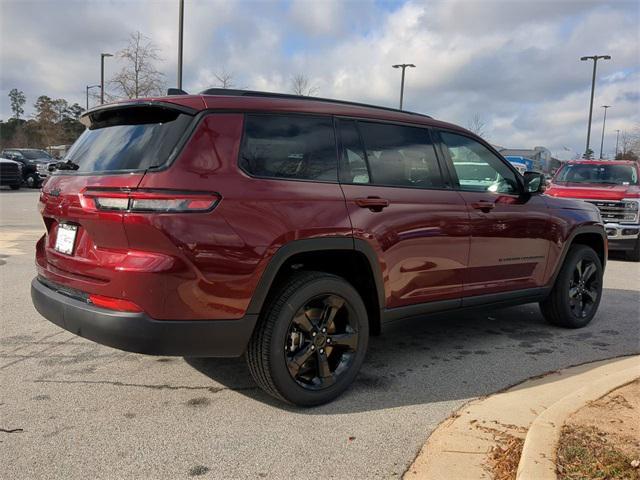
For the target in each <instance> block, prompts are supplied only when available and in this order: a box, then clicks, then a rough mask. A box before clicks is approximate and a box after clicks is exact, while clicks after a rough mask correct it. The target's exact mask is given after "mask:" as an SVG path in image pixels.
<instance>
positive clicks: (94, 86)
mask: <svg viewBox="0 0 640 480" xmlns="http://www.w3.org/2000/svg"><path fill="white" fill-rule="evenodd" d="M99 86H100V85H87V87H86V89H87V110H89V90H91V89H92V88H97V87H99Z"/></svg>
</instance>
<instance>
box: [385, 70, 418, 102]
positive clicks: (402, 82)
mask: <svg viewBox="0 0 640 480" xmlns="http://www.w3.org/2000/svg"><path fill="white" fill-rule="evenodd" d="M391 66H392V67H393V68H401V69H402V80H401V81H400V110H402V99H403V97H404V71H405V69H406V68H407V67H409V68H416V66H415V65H414V64H413V63H400V64H398V65H391Z"/></svg>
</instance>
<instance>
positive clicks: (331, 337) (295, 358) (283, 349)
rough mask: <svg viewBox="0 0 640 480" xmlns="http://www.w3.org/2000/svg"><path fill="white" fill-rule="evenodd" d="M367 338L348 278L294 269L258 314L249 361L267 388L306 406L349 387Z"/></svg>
mask: <svg viewBox="0 0 640 480" xmlns="http://www.w3.org/2000/svg"><path fill="white" fill-rule="evenodd" d="M368 342H369V323H368V319H367V310H366V308H365V305H364V303H363V302H362V299H361V298H360V295H359V294H358V292H357V291H356V289H355V288H353V286H352V285H351V284H349V283H348V282H347V281H345V280H344V279H343V278H341V277H337V276H335V275H331V274H327V273H323V272H297V273H295V274H293V275H292V276H291V277H290V278H289V279H288V280H287V281H286V282H285V283H284V284H283V285H282V286H281V287H280V289H279V290H278V291H277V293H276V295H274V296H273V298H272V299H271V301H270V304H269V306H268V307H267V309H266V310H265V311H264V312H263V314H262V315H261V318H260V321H259V323H258V325H257V326H256V330H255V331H254V333H253V336H252V337H251V340H250V341H249V347H248V349H247V356H246V357H247V364H248V366H249V371H250V372H251V375H252V376H253V378H254V379H255V381H256V383H257V384H258V385H259V386H260V387H261V388H262V389H263V390H265V391H266V392H267V393H269V394H270V395H272V396H274V397H276V398H279V399H281V400H284V401H285V402H288V403H292V404H294V405H299V406H304V407H310V406H314V405H321V404H323V403H327V402H330V401H331V400H333V399H335V398H336V397H338V396H339V395H340V394H342V393H343V392H344V391H345V390H346V389H347V388H348V387H349V385H350V384H351V383H352V382H353V380H354V378H355V377H356V375H357V373H358V371H359V370H360V366H361V365H362V362H363V361H364V357H365V354H366V350H367V345H368Z"/></svg>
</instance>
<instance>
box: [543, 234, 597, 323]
mask: <svg viewBox="0 0 640 480" xmlns="http://www.w3.org/2000/svg"><path fill="white" fill-rule="evenodd" d="M602 275H603V268H602V261H601V260H600V257H599V256H598V254H597V253H596V252H595V250H593V249H592V248H591V247H589V246H587V245H572V246H571V247H570V248H569V252H568V253H567V256H566V257H565V259H564V262H563V264H562V267H561V268H560V272H559V273H558V276H557V277H556V281H555V283H554V285H553V288H552V289H551V292H550V293H549V296H548V297H547V298H546V299H544V300H543V301H542V302H540V309H541V310H542V314H543V315H544V317H545V319H547V321H549V322H550V323H553V324H554V325H558V326H560V327H566V328H581V327H584V326H586V325H587V324H588V323H589V322H590V321H591V320H592V319H593V317H594V316H595V314H596V312H597V310H598V305H599V304H600V299H601V298H602Z"/></svg>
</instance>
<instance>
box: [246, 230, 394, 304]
mask: <svg viewBox="0 0 640 480" xmlns="http://www.w3.org/2000/svg"><path fill="white" fill-rule="evenodd" d="M320 251H356V252H359V253H362V254H363V255H364V256H365V257H366V258H367V261H368V263H369V268H371V272H372V274H373V282H374V285H375V287H376V291H377V295H378V306H379V308H380V310H382V309H384V307H385V295H384V280H383V277H382V271H381V268H380V263H379V260H378V255H377V254H376V252H375V250H374V249H373V247H371V245H369V243H367V242H366V241H364V240H361V239H356V238H353V237H322V238H305V239H302V240H293V241H291V242H288V243H286V244H284V245H282V246H281V247H280V248H278V250H276V252H275V253H274V254H273V256H272V257H271V259H270V260H269V263H268V264H267V266H266V268H265V269H264V272H263V273H262V276H261V277H260V280H259V281H258V285H257V286H256V288H255V290H254V292H253V295H252V296H251V301H250V302H249V307H248V308H247V311H246V313H247V314H259V313H260V311H261V310H262V307H263V306H264V303H265V300H266V298H267V295H268V294H269V290H270V289H271V286H272V285H273V282H274V280H275V278H276V275H277V274H278V272H279V271H280V268H282V266H283V265H284V264H285V262H286V261H287V260H289V259H290V258H291V257H292V256H294V255H297V254H300V253H308V252H320Z"/></svg>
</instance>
